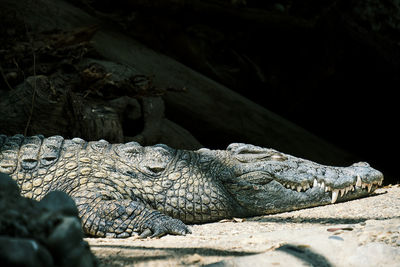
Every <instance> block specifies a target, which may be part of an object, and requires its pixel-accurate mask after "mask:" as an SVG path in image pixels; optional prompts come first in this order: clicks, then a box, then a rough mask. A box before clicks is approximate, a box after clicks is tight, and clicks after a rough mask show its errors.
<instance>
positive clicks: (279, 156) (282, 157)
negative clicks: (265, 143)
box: [269, 152, 287, 161]
mask: <svg viewBox="0 0 400 267" xmlns="http://www.w3.org/2000/svg"><path fill="white" fill-rule="evenodd" d="M269 157H270V159H272V160H275V161H285V160H287V157H286V156H285V155H282V154H281V153H278V152H274V153H273V154H272V155H270V156H269Z"/></svg>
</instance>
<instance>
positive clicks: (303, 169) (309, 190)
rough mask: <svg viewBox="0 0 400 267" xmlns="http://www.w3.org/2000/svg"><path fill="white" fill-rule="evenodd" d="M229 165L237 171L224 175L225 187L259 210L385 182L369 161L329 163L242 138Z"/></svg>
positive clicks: (356, 193)
mask: <svg viewBox="0 0 400 267" xmlns="http://www.w3.org/2000/svg"><path fill="white" fill-rule="evenodd" d="M225 164H227V165H229V166H230V169H231V170H232V172H233V174H234V175H232V176H231V177H230V178H228V179H226V180H224V184H225V187H226V188H227V190H228V191H229V192H230V193H231V195H232V196H233V197H234V198H235V199H236V200H237V201H238V202H239V204H240V205H241V206H243V207H246V208H247V209H250V210H251V212H254V213H258V214H268V213H277V212H283V211H289V210H295V209H301V208H306V207H312V206H319V205H324V204H329V203H335V202H337V201H346V200H350V199H354V198H359V197H363V196H367V195H368V194H371V193H372V192H373V191H374V190H375V189H376V188H377V187H378V186H379V185H381V184H382V181H383V174H382V173H381V172H379V171H377V170H375V169H373V168H371V167H370V166H369V165H368V163H364V162H360V163H355V164H353V165H351V166H349V167H331V166H325V165H320V164H317V163H315V162H312V161H309V160H304V159H301V158H297V157H294V156H290V155H287V154H283V153H280V152H278V151H276V150H273V149H267V148H262V147H257V146H253V145H247V144H240V143H235V144H231V145H230V146H229V147H228V148H227V154H226V159H225Z"/></svg>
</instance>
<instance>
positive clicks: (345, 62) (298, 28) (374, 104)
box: [3, 0, 400, 184]
mask: <svg viewBox="0 0 400 267" xmlns="http://www.w3.org/2000/svg"><path fill="white" fill-rule="evenodd" d="M68 2H71V3H73V4H74V5H76V6H77V7H80V8H81V9H83V10H85V11H86V12H88V13H89V14H91V15H92V16H96V17H98V18H100V19H102V20H103V21H107V22H109V25H112V27H115V28H117V29H119V30H120V31H121V32H123V33H124V34H127V35H130V36H132V37H134V38H135V39H137V40H138V41H140V42H141V43H143V44H145V45H146V46H148V47H150V48H152V49H154V50H156V51H159V52H161V53H163V54H166V55H168V56H170V57H172V58H174V59H176V60H177V61H179V62H182V63H183V64H185V65H187V66H188V67H190V68H193V69H195V70H197V71H199V72H200V73H202V74H204V75H205V76H208V77H210V78H212V79H214V80H216V81H217V82H219V83H221V84H223V85H225V86H227V87H228V88H230V89H232V90H235V91H236V92H238V93H240V94H241V95H243V96H245V97H247V98H249V99H251V100H253V101H254V102H256V103H258V104H260V105H262V106H263V107H265V108H266V109H268V110H271V111H273V112H275V113H277V114H279V115H281V116H282V117H284V118H286V119H288V120H290V121H292V122H294V123H296V124H297V125H299V126H301V127H303V128H305V129H307V130H308V131H310V132H312V133H314V134H315V135H317V136H319V137H321V138H323V139H325V140H327V141H328V142H330V143H333V144H334V145H336V146H338V147H340V148H342V149H344V150H346V151H348V152H350V153H352V154H353V155H354V158H355V159H357V160H359V161H367V162H369V163H370V164H371V165H372V166H373V167H375V168H377V169H379V170H382V172H383V173H384V175H385V183H386V184H388V183H398V182H399V178H398V177H399V176H398V175H397V168H398V163H397V157H396V153H397V149H398V147H399V145H398V143H399V142H398V129H397V127H396V124H397V123H398V111H397V105H398V100H399V97H398V95H397V94H398V92H397V91H398V88H399V79H400V78H399V77H400V75H399V74H400V72H399V71H400V49H399V48H400V6H399V4H398V2H396V1H394V0H385V1H383V0H381V1H379V0H368V1H367V0H362V1H351V0H347V1H343V0H338V1H335V0H323V1H321V0H319V1H317V0H303V1H288V0H281V1H272V0H247V1H245V0H192V1H183V0H155V1H140V0H129V1H125V0H114V1H107V0H70V1H68ZM3 26H4V25H3ZM5 32H6V34H9V33H8V32H7V30H5ZM23 33H24V34H25V30H23ZM29 64H31V65H32V63H31V62H30V63H29ZM29 64H27V65H29ZM4 67H5V66H4V65H3V68H4ZM168 112H169V109H168V106H167V107H166V115H167V117H172V116H177V115H176V114H169V113H168ZM175 121H176V122H178V123H179V118H177V119H176V120H175ZM193 123H196V122H193ZM189 128H190V127H189ZM192 134H193V135H194V136H195V137H196V138H197V139H198V140H199V141H200V143H201V144H202V145H204V146H206V147H210V148H225V147H226V145H227V144H229V143H231V142H237V141H240V140H228V139H229V138H227V140H224V141H226V143H225V144H223V143H220V142H219V141H218V142H217V143H216V142H215V141H214V140H215V139H213V136H212V134H209V135H201V136H199V135H196V133H193V132H192Z"/></svg>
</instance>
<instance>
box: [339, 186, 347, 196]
mask: <svg viewBox="0 0 400 267" xmlns="http://www.w3.org/2000/svg"><path fill="white" fill-rule="evenodd" d="M339 192H340V196H341V197H342V196H343V195H344V194H345V192H346V188H343V189H339Z"/></svg>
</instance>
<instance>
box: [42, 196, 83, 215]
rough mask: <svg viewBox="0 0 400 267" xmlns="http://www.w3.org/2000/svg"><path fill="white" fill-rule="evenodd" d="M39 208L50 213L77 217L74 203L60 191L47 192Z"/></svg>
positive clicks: (77, 213)
mask: <svg viewBox="0 0 400 267" xmlns="http://www.w3.org/2000/svg"><path fill="white" fill-rule="evenodd" d="M39 203H40V206H42V207H44V208H46V209H48V210H49V211H52V212H60V213H62V214H63V215H65V216H74V217H77V218H78V216H79V212H78V209H77V207H76V205H75V202H74V201H73V200H72V199H71V197H69V196H68V195H67V194H66V193H64V192H62V191H51V192H49V193H48V194H47V195H46V196H45V197H44V198H43V199H42V200H41V201H40V202H39Z"/></svg>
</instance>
